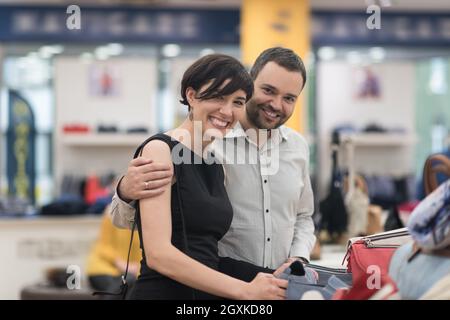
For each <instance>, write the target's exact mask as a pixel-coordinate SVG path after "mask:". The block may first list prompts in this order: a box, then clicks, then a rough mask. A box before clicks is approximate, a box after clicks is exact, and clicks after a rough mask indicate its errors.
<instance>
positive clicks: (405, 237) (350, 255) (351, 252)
mask: <svg viewBox="0 0 450 320" xmlns="http://www.w3.org/2000/svg"><path fill="white" fill-rule="evenodd" d="M409 241H412V238H411V236H410V234H409V232H408V230H407V229H406V228H402V229H397V230H393V231H388V232H383V233H379V234H375V235H371V236H367V237H362V238H353V239H350V241H349V244H348V247H347V254H346V255H345V257H344V260H345V259H346V260H347V271H348V272H351V273H352V288H351V289H350V290H348V291H342V290H340V291H338V292H337V293H336V294H335V296H333V299H351V300H354V299H358V300H366V299H369V298H370V297H372V296H373V295H374V294H375V293H376V292H378V290H380V289H381V288H382V287H384V286H385V285H387V284H391V285H393V286H394V287H395V283H394V282H393V281H392V279H391V278H390V277H389V274H388V271H389V263H390V261H391V258H392V255H393V254H394V252H395V250H396V249H397V248H398V247H400V246H401V245H403V244H405V243H407V242H409Z"/></svg>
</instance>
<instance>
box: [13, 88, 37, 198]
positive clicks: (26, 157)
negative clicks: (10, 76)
mask: <svg viewBox="0 0 450 320" xmlns="http://www.w3.org/2000/svg"><path fill="white" fill-rule="evenodd" d="M8 100H9V127H8V129H7V133H6V136H7V139H6V149H7V160H6V166H7V177H8V189H9V194H10V195H13V196H16V197H18V198H20V199H26V200H28V201H30V202H31V203H34V201H35V194H34V188H35V180H36V170H35V137H36V130H35V122H34V114H33V111H32V110H31V107H30V105H29V104H28V102H27V101H26V100H25V99H24V98H23V97H22V96H21V95H20V94H19V93H18V92H15V91H12V90H11V91H10V92H9V99H8Z"/></svg>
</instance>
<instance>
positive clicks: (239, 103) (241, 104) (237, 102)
mask: <svg viewBox="0 0 450 320" xmlns="http://www.w3.org/2000/svg"><path fill="white" fill-rule="evenodd" d="M234 104H235V105H237V106H238V107H242V106H243V105H244V103H243V102H242V101H235V102H234Z"/></svg>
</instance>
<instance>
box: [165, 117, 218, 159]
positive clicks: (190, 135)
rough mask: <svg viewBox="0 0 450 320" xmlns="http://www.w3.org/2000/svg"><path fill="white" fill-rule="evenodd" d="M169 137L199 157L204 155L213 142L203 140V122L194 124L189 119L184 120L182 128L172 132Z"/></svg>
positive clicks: (179, 127)
mask: <svg viewBox="0 0 450 320" xmlns="http://www.w3.org/2000/svg"><path fill="white" fill-rule="evenodd" d="M169 135H170V136H172V137H173V138H175V139H177V140H178V141H180V142H181V143H183V144H184V145H185V146H187V147H188V148H189V149H191V150H192V151H193V152H195V153H196V154H198V155H203V152H204V150H205V149H206V147H207V146H208V145H209V144H210V143H211V142H212V141H208V140H204V139H203V130H202V122H200V121H197V122H195V123H194V122H193V121H191V120H189V119H186V120H184V121H183V123H182V124H181V125H180V126H178V127H177V128H175V129H173V130H171V131H170V134H169Z"/></svg>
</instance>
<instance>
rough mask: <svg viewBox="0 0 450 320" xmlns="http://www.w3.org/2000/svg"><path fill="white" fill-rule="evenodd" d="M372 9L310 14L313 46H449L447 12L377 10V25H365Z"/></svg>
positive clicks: (449, 34)
mask: <svg viewBox="0 0 450 320" xmlns="http://www.w3.org/2000/svg"><path fill="white" fill-rule="evenodd" d="M371 14H374V13H373V12H372V13H371V12H369V13H365V12H347V13H340V12H328V11H319V12H314V13H313V23H312V41H313V43H314V45H316V46H319V45H374V44H377V45H412V46H419V45H427V46H448V45H450V14H437V13H429V14H426V13H420V14H416V13H408V14H401V13H391V12H383V10H382V9H381V11H380V12H379V17H378V20H377V21H376V22H377V24H376V28H372V27H371V25H370V24H369V25H368V19H370V18H371Z"/></svg>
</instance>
